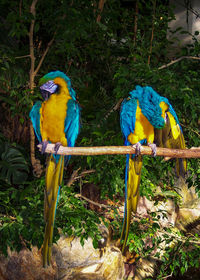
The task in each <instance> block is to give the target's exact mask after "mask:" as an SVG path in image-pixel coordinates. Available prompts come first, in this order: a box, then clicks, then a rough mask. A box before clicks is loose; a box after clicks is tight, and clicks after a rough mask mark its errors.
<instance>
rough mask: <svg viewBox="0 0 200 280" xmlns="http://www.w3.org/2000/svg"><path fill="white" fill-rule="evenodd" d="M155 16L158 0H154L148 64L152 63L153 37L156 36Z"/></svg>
mask: <svg viewBox="0 0 200 280" xmlns="http://www.w3.org/2000/svg"><path fill="white" fill-rule="evenodd" d="M155 18H156V0H154V1H153V18H152V29H151V41H150V49H149V56H148V62H147V64H148V65H150V60H151V54H152V48H153V37H154V28H155Z"/></svg>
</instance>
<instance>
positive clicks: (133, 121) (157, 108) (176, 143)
mask: <svg viewBox="0 0 200 280" xmlns="http://www.w3.org/2000/svg"><path fill="white" fill-rule="evenodd" d="M120 124H121V130H122V133H123V136H124V139H125V145H135V147H136V154H135V155H127V159H126V169H125V196H126V197H125V207H124V221H123V228H122V232H121V238H120V239H121V240H122V239H123V237H124V242H123V247H122V252H124V249H125V246H126V242H127V238H128V232H129V226H130V220H131V213H132V212H134V213H136V211H137V204H138V198H139V185H140V177H141V169H142V156H141V155H140V146H141V145H143V144H147V145H149V146H150V147H151V148H152V152H153V155H154V156H155V155H156V144H157V145H159V146H160V147H166V148H179V149H185V141H184V137H183V132H182V129H181V126H180V123H179V121H178V118H177V115H176V113H175V111H174V109H173V108H172V106H171V104H170V103H169V101H168V99H167V98H165V97H162V96H160V95H159V94H158V93H156V92H155V91H154V90H153V89H152V88H151V87H148V86H146V87H141V86H136V89H135V90H133V91H131V92H130V93H129V97H128V98H127V99H125V100H124V101H123V102H122V106H121V113H120ZM154 142H155V143H156V144H155V143H154ZM176 173H177V175H178V176H183V177H184V175H185V173H186V160H185V159H177V161H176Z"/></svg>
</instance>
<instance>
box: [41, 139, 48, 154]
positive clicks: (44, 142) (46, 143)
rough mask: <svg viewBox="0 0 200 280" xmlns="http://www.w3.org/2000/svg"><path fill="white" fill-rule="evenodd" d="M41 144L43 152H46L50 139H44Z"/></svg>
mask: <svg viewBox="0 0 200 280" xmlns="http://www.w3.org/2000/svg"><path fill="white" fill-rule="evenodd" d="M41 145H42V149H41V154H44V153H45V151H46V148H47V145H48V141H47V140H44V141H42V142H41Z"/></svg>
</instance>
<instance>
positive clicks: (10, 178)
mask: <svg viewBox="0 0 200 280" xmlns="http://www.w3.org/2000/svg"><path fill="white" fill-rule="evenodd" d="M20 150H22V149H19V147H15V145H14V144H10V143H6V142H5V140H4V139H0V180H2V181H4V182H6V183H8V184H9V185H12V184H14V185H15V184H20V183H23V182H24V181H26V179H27V177H28V173H29V166H28V162H27V160H26V159H25V157H24V155H23V153H22V151H20Z"/></svg>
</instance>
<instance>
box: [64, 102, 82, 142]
mask: <svg viewBox="0 0 200 280" xmlns="http://www.w3.org/2000/svg"><path fill="white" fill-rule="evenodd" d="M79 130H80V106H79V105H78V103H77V102H75V101H74V100H73V99H70V100H69V101H68V103H67V115H66V118H65V135H66V138H67V145H68V147H74V145H75V141H76V138H77V136H78V134H79Z"/></svg>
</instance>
